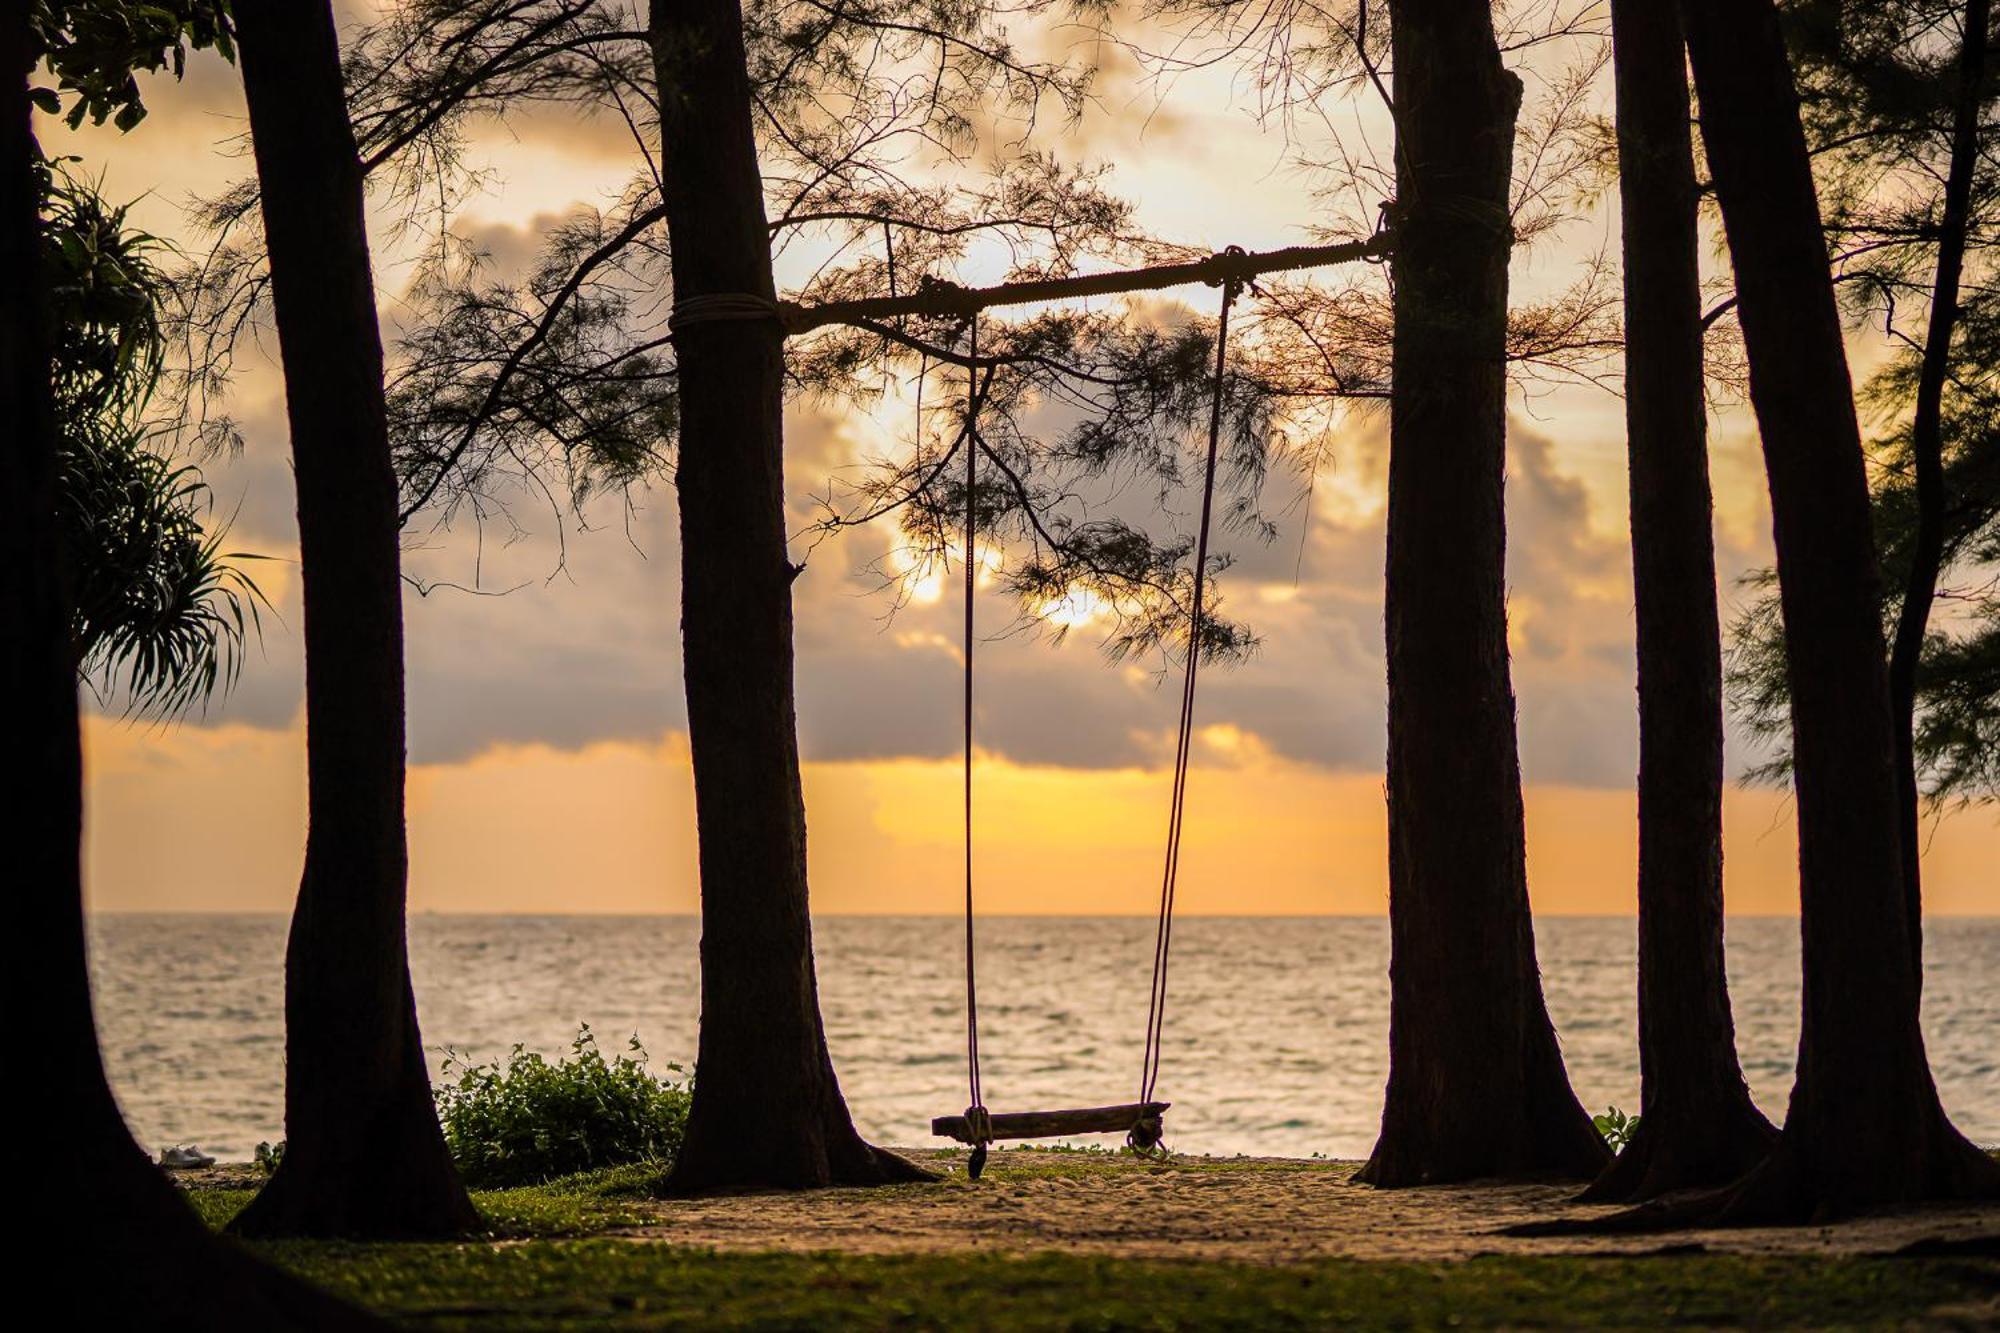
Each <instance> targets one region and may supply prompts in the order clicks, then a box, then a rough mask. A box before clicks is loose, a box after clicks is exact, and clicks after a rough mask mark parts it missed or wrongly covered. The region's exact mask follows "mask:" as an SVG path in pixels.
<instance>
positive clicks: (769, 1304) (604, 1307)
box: [190, 1152, 2000, 1333]
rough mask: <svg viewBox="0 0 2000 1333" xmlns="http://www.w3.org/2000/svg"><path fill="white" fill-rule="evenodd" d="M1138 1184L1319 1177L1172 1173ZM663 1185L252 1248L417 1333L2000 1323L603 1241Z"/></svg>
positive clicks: (1038, 1170) (1994, 1294)
mask: <svg viewBox="0 0 2000 1333" xmlns="http://www.w3.org/2000/svg"><path fill="white" fill-rule="evenodd" d="M1113 1169H1123V1170H1127V1171H1129V1170H1132V1169H1133V1167H1132V1165H1131V1164H1130V1163H1124V1164H1122V1165H1121V1164H1120V1163H1118V1161H1117V1160H1116V1159H1115V1158H1114V1157H1113V1156H1112V1155H1110V1154H1097V1153H1048V1152H1033V1153H1021V1154H1016V1153H1012V1152H1008V1153H996V1154H995V1155H994V1161H993V1170H994V1173H995V1175H1003V1174H1004V1176H1006V1177H1011V1178H1029V1177H1048V1176H1059V1175H1082V1174H1089V1173H1093V1172H1097V1171H1104V1170H1113ZM1145 1169H1147V1170H1158V1171H1236V1170H1245V1171H1248V1170H1267V1169H1288V1170H1319V1169H1324V1168H1323V1167H1321V1166H1320V1165H1319V1164H1311V1165H1307V1164H1303V1163H1286V1164H1269V1163H1258V1162H1253V1161H1248V1160H1243V1161H1237V1160H1232V1159H1212V1160H1211V1159H1193V1160H1188V1159H1182V1160H1180V1161H1177V1162H1175V1163H1173V1164H1171V1165H1159V1166H1151V1167H1147V1168H1145ZM952 1179H953V1180H960V1179H962V1177H958V1176H954V1177H953V1178H952ZM656 1184H657V1168H650V1167H622V1168H615V1169H611V1170H606V1171H598V1172H592V1173H589V1174H586V1175H582V1176H574V1177H570V1178H568V1179H565V1180H559V1181H554V1182H551V1183H549V1184H546V1185H540V1186H533V1187H528V1188H521V1189H508V1190H488V1191H476V1192H475V1193H474V1196H473V1197H474V1199H475V1201H476V1202H477V1203H478V1205H479V1208H480V1211H481V1212H482V1213H483V1214H484V1215H485V1217H486V1218H487V1221H488V1224H489V1225H490V1226H491V1228H492V1237H491V1238H489V1239H484V1240H477V1241H468V1242H464V1243H460V1244H421V1245H418V1244H403V1245H388V1244H370V1245H360V1244H332V1243H318V1242H287V1243H282V1244H270V1245H260V1246H258V1247H256V1248H257V1249H258V1251H259V1252H260V1253H262V1254H264V1255H266V1256H267V1257H269V1258H271V1259H273V1260H275V1261H276V1262H278V1263H280V1264H282V1265H284V1266H286V1267H288V1268H292V1269H294V1270H296V1271H297V1272H299V1273H301V1274H302V1275H304V1276H305V1277H307V1278H309V1279H311V1280H312V1281H314V1282H317V1283H320V1284H321V1285H323V1286H326V1287H328V1288H330V1289H332V1290H334V1291H337V1292H339V1293H341V1294H343V1295H345V1296H347V1297H349V1298H351V1299H353V1300H356V1301H359V1302H360V1303H362V1304H364V1305H367V1306H369V1307H371V1308H373V1309H375V1310H378V1311H380V1312H381V1313H383V1314H385V1315H388V1316H390V1317H391V1318H393V1319H395V1320H396V1321H397V1322H399V1323H401V1324H402V1325H404V1326H406V1327H411V1328H424V1329H481V1330H485V1329H524V1330H548V1329H570V1328H577V1329H581V1328H609V1329H665V1328H703V1329H708V1328H726V1329H826V1328H862V1329H877V1328H916V1329H921V1328H949V1329H952V1330H954V1331H955V1333H956V1331H957V1330H967V1329H989V1328H992V1329H999V1328H1005V1329H1071V1330H1111V1329H1177V1328H1188V1329H1194V1328H1201V1329H1208V1328H1223V1329H1301V1328H1327V1327H1353V1328H1385V1327H1386V1328H1448V1327H1450V1328H1576V1327H1593V1328H1633V1329H1637V1328H1664V1327H1725V1328H1733V1327H1748V1328H1778V1327H1806V1326H1810V1327H1829V1326H1830V1327H1842V1328H1891V1327H1909V1326H1912V1325H1914V1324H1929V1325H1932V1326H1939V1327H1963V1328H1972V1327H1991V1326H1993V1322H1994V1320H1995V1319H1996V1316H1997V1315H2000V1263H1995V1262H1992V1261H1990V1260H1984V1259H1979V1260H1974V1259H1957V1258H1930V1259H1912V1258H1890V1257H1832V1256H1786V1257H1774V1256H1747V1255H1736V1254H1725V1253H1710V1252H1700V1251H1695V1250H1681V1251H1677V1252H1673V1251H1670V1252H1665V1253H1660V1254H1655V1255H1645V1256H1637V1257H1623V1258H1591V1257H1584V1256H1559V1257H1525V1256H1485V1257H1481V1258H1477V1259H1471V1260H1465V1261H1462V1262H1458V1263H1381V1262H1368V1261H1361V1260H1318V1261H1313V1262H1308V1263H1297V1264H1286V1265H1253V1264H1236V1263H1218V1262H1209V1261H1200V1262H1196V1261H1180V1262H1156V1261H1139V1260H1129V1259H1117V1258H1111V1257H1107V1256H1101V1255H1079V1254H1057V1253H1048V1254H1036V1255H1026V1256H996V1255H983V1254H963V1253H960V1254H950V1255H851V1254H779V1253H733V1252H715V1251H710V1250H704V1249H698V1248H694V1247H689V1246H679V1245H672V1244H668V1243H664V1242H660V1241H652V1240H649V1241H635V1240H631V1239H624V1238H619V1237H615V1236H605V1235H603V1234H601V1233H604V1232H606V1231H611V1230H615V1229H617V1228H621V1227H625V1226H629V1225H633V1224H635V1223H640V1222H646V1221H651V1220H655V1219H654V1217H653V1214H652V1213H651V1212H650V1211H649V1209H648V1207H647V1205H646V1204H645V1202H644V1199H645V1196H646V1195H647V1194H648V1193H649V1192H650V1191H651V1190H652V1188H653V1187H654V1186H655V1185H656ZM896 1188H916V1189H923V1188H926V1187H923V1186H916V1187H896ZM928 1188H936V1187H935V1186H932V1187H928ZM250 1193H251V1191H249V1190H246V1189H234V1188H225V1189H196V1190H193V1191H191V1193H190V1198H191V1200H192V1202H193V1203H194V1205H195V1207H196V1208H197V1209H198V1210H199V1211H200V1212H201V1214H202V1216H203V1217H204V1218H206V1219H207V1220H208V1221H209V1223H210V1224H211V1225H214V1226H221V1225H223V1224H224V1223H225V1222H227V1220H228V1219H229V1218H230V1217H232V1216H234V1214H235V1212H236V1210H237V1209H239V1208H241V1207H242V1206H243V1204H244V1203H245V1202H247V1201H248V1199H249V1197H250Z"/></svg>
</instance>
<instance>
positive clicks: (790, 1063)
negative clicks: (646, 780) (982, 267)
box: [651, 0, 927, 1193]
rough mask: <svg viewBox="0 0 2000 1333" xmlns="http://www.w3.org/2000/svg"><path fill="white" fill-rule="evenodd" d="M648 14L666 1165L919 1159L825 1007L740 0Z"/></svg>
mask: <svg viewBox="0 0 2000 1333" xmlns="http://www.w3.org/2000/svg"><path fill="white" fill-rule="evenodd" d="M651 22H652V27H651V32H652V43H653V59H654V68H655V72H656V76H657V78H658V82H659V93H660V139H661V156H662V158H663V166H664V173H663V174H664V176H665V181H666V184H665V203H666V211H667V231H668V236H669V240H670V243H671V246H672V251H673V277H674V300H675V305H676V309H677V312H678V313H677V315H676V319H675V324H674V327H675V344H674V345H675V353H676V356H677V358H678V362H679V382H680V408H681V421H680V451H679V460H678V465H677V471H676V478H675V481H676V486H677V489H678V491H679V498H680V520H681V577H682V591H681V648H682V654H683V660H684V670H685V673H686V678H687V708H688V739H689V743H690V747H691V749H692V752H693V760H694V783H695V827H696V833H697V837H698V839H699V843H700V862H701V911H702V937H701V1037H700V1044H699V1048H698V1050H697V1053H696V1058H695V1077H694V1105H693V1107H692V1109H691V1110H690V1112H689V1117H688V1127H687V1138H686V1141H685V1142H684V1143H683V1144H682V1146H681V1152H680V1157H679V1160H678V1161H677V1162H676V1163H675V1165H674V1170H673V1174H672V1177H671V1179H670V1181H669V1182H668V1186H669V1188H670V1189H672V1190H674V1191H676V1192H682V1193H689V1192H697V1191H704V1190H715V1189H727V1188H735V1187H742V1186H778V1187H789V1188H798V1187H805V1186H813V1185H831V1184H872V1183H877V1182H884V1181H894V1180H914V1179H921V1178H924V1176H925V1175H926V1174H927V1173H925V1172H922V1171H920V1170H919V1169H918V1168H916V1167H914V1166H912V1165H911V1164H910V1163H908V1162H906V1161H904V1160H903V1159H902V1158H900V1157H896V1156H894V1155H893V1154H890V1153H886V1152H883V1151H881V1150H880V1149H878V1148H874V1147H871V1146H870V1145H869V1144H867V1143H865V1142H863V1141H862V1139H861V1136H860V1135H859V1134H857V1133H856V1132H855V1129H854V1124H853V1121H852V1120H851V1119H850V1118H849V1116H848V1112H847V1103H846V1102H845V1101H844V1100H843V1099H842V1097H841V1095H840V1084H839V1082H838V1081H837V1080H836V1078H835V1077H834V1072H833V1062H832V1060H831V1058H830V1057H829V1056H828V1054H827V1049H826V1035H825V1033H824V1031H823V1030H822V1028H821V1025H820V1015H819V989H818V982H817V980H816V979H815V977H814V973H813V949H812V921H811V918H810V916H809V915H808V912H807V901H806V830H805V803H804V799H803V797H802V796H801V794H800V787H799V750H798V737H797V732H796V729H795V726H794V707H793V699H792V599H791V584H792V577H793V573H792V567H791V564H790V562H789V561H788V560H787V558H786V550H785V510H784V439H783V401H782V395H783V376H784V347H783V334H782V332H781V331H780V329H779V327H778V322H777V318H776V311H775V308H774V307H771V305H770V303H771V302H772V300H773V299H774V297H775V295H776V287H775V283H774V281H773V279H772V275H771V249H770V241H769V233H768V231H767V230H766V225H765V217H764V185H763V178H762V176H761V175H760V173H759V170H758V163H757V148H756V141H755V139H754V136H753V133H752V128H751V108H750V85H749V78H748V74H747V72H746V69H745V65H744V50H743V22H742V14H741V11H740V10H739V9H738V7H737V3H736V0H655V3H654V4H653V7H652V20H651ZM718 298H719V299H718ZM697 312H705V313H697Z"/></svg>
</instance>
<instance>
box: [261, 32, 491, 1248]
mask: <svg viewBox="0 0 2000 1333" xmlns="http://www.w3.org/2000/svg"><path fill="white" fill-rule="evenodd" d="M235 12H236V23H237V34H238V44H239V48H240V52H241V58H242V63H243V86H244V92H245V94H246V95H247V98H248V101H249V107H250V133H251V141H252V144H253V146H254V148H255V151H256V159H257V176H258V182H259V186H260V189H261V191H262V198H263V209H264V231H265V237H266V240H267V243H268V245H269V248H270V259H271V299H272V305H273V308H274V311H275V314H276V319H277V326H278V343H279V348H280V350H281V351H282V353H283V356H284V367H285V407H286V413H287V416H288V418H289V420H290V423H291V432H292V462H293V471H294V474H295V477H296V480H297V485H298V502H299V556H300V573H301V578H302V580H303V592H304V605H305V659H306V755H307V794H308V815H309V819H310V827H309V830H308V832H307V835H306V860H305V874H304V877H303V879H302V881H301V883H300V885H299V900H298V906H297V908H296V909H295V911H294V912H293V914H292V930H291V939H290V943H289V945H288V947H287V951H286V955H285V1134H286V1149H285V1158H284V1162H283V1164H282V1165H281V1166H280V1167H279V1168H278V1171H277V1173H276V1174H275V1175H273V1176H272V1177H271V1181H270V1183H269V1184H268V1185H266V1186H265V1187H264V1189H263V1191H262V1192H261V1193H259V1194H258V1196H257V1197H256V1198H255V1199H254V1200H252V1202H251V1204H250V1206H249V1207H248V1208H246V1209H244V1210H243V1212H242V1214H241V1215H239V1217H238V1218H237V1220H236V1222H235V1224H234V1229H235V1230H236V1231H238V1232H239V1233H241V1234H243V1235H247V1236H352V1237H363V1236H365V1237H422V1236H450V1235H455V1234H462V1233H464V1232H467V1231H471V1230H473V1229H475V1228H476V1227H477V1226H478V1225H479V1216H478V1214H477V1213H476V1212H475V1211H474V1210H473V1207H472V1203H471V1200H470V1199H468V1198H467V1197H466V1193H465V1189H464V1187H463V1186H462V1185H461V1184H460V1183H459V1180H458V1173H457V1171H456V1170H455V1169H454V1168H453V1166H452V1162H451V1156H450V1153H449V1152H448V1151H447V1150H446V1148H445V1143H444V1134H443V1131H442V1130H441V1129H440V1128H439V1126H438V1119H437V1111H436V1108H435V1106H434V1105H433V1104H432V1101H431V1091H430V1082H429V1080H428V1078H427V1077H426V1074H425V1068H424V1052H423V1042H422V1039H421V1038H420V1037H419V1035H418V1032H417V1009H416V1001H415V998H414V996H413V995H412V994H411V990H410V968H409V958H408V954H407V951H406V949H405V943H404V920H403V904H404V892H405V887H406V885H405V881H406V878H407V873H408V865H407V856H406V851H405V842H404V829H403V762H404V753H403V612H402V588H401V584H400V581H399V574H398V568H397V561H398V551H397V535H396V479H395V474H394V471H393V468H392V465H391V463H390V458H389V442H388V430H387V425H386V416H385V411H384V407H383V396H382V343H381V334H380V332H379V330H378V328H377V326H376V315H375V289H374V282H373V278H372V277H371V274H370V270H369V260H368V236H367V228H366V223H365V222H364V220H363V215H362V193H361V164H360V160H359V158H358V157H357V155H356V153H355V148H354V136H353V131H352V129H351V128H350V126H349V124H348V119H347V106H346V102H345V100H344V97H343V95H342V91H341V82H340V51H339V46H338V41H337V38H336V37H335V34H334V27H333V15H332V12H331V10H330V8H329V6H328V4H327V0H310V2H307V0H240V2H239V3H238V4H237V6H236V11H235Z"/></svg>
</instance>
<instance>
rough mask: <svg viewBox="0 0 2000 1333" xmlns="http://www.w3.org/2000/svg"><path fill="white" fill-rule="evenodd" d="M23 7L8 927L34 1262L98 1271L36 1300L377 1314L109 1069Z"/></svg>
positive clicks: (0, 365) (1, 194)
mask: <svg viewBox="0 0 2000 1333" xmlns="http://www.w3.org/2000/svg"><path fill="white" fill-rule="evenodd" d="M26 20H27V8H26V6H20V7H9V8H8V10H7V15H6V18H5V19H4V21H0V69H4V70H5V71H6V79H7V82H6V84H5V87H4V91H3V92H0V101H4V107H0V116H4V119H5V128H4V131H0V174H4V178H5V179H4V184H0V272H5V273H7V274H8V275H9V280H8V281H7V282H5V283H0V467H4V468H5V470H6V475H7V485H6V486H4V487H0V504H4V506H5V513H4V516H0V543H4V547H5V549H4V551H0V624H5V625H6V626H7V633H6V634H5V635H3V636H0V687H4V688H5V690H6V693H7V698H8V699H9V700H11V701H12V704H13V707H14V708H15V709H16V714H15V730H14V733H13V736H12V743H11V744H10V745H8V746H7V747H6V750H5V752H4V753H5V755H6V763H7V769H8V771H10V772H12V773H13V774H14V776H13V777H12V778H10V779H7V780H6V785H7V786H9V787H11V788H13V790H14V793H15V794H14V796H12V797H10V798H9V799H8V801H7V803H6V807H5V809H6V815H5V821H6V823H5V833H4V836H5V839H6V846H7V848H8V854H9V857H10V858H11V862H12V872H13V877H12V878H11V879H10V882H11V883H13V884H14V885H15V891H14V892H12V893H10V894H9V896H8V902H9V906H10V908H11V910H12V911H13V913H14V921H13V925H12V926H11V928H10V929H9V930H8V932H7V936H6V938H7V941H8V946H7V949H8V953H7V956H8V958H9V959H11V960H12V961H11V963H10V964H9V968H8V970H9V972H10V974H11V975H12V977H13V978H14V981H13V985H14V986H15V987H16V990H15V991H14V992H12V993H11V994H10V999H9V1002H8V1003H9V1007H10V1009H11V1010H12V1011H13V1012H16V1013H21V1014H30V1015H32V1016H33V1019H34V1023H35V1029H36V1035H37V1042H36V1051H37V1057H36V1058H37V1061H38V1067H37V1071H36V1076H35V1081H34V1089H35V1107H36V1114H37V1115H38V1116H39V1117H41V1118H43V1119H46V1120H47V1121H48V1123H50V1124H53V1125H59V1126H61V1133H62V1139H63V1150H62V1151H61V1152H30V1153H28V1154H26V1157H25V1163H24V1165H25V1169H26V1171H27V1173H28V1189H27V1195H28V1198H29V1199H31V1200H32V1206H33V1209H34V1217H33V1220H32V1224H31V1225H30V1226H29V1227H28V1228H27V1232H28V1236H29V1249H28V1253H27V1255H26V1257H25V1258H24V1259H23V1260H22V1262H21V1268H20V1271H21V1272H22V1273H23V1274H34V1275H45V1274H54V1273H64V1272H69V1271H71V1270H73V1269H74V1268H75V1267H76V1263H77V1253H76V1252H77V1251H79V1249H81V1250H82V1251H84V1252H86V1253H87V1256H88V1258H87V1263H88V1267H89V1274H90V1276H89V1280H87V1281H84V1282H80V1283H66V1284H62V1285H61V1287H60V1289H56V1288H55V1287H49V1288H47V1289H45V1290H44V1291H43V1292H42V1293H41V1295H42V1302H43V1308H44V1309H45V1311H46V1312H47V1313H46V1314H45V1316H44V1317H46V1318H47V1319H48V1321H49V1322H50V1323H51V1324H54V1325H61V1326H66V1327H78V1328H114V1327H131V1326H133V1325H134V1323H135V1322H137V1323H143V1324H144V1325H145V1326H146V1327H148V1328H201V1329H218V1330H234V1329H345V1328H373V1327H376V1326H377V1325H376V1323H375V1321H374V1320H372V1319H369V1318H368V1317H366V1316H365V1315H363V1314H362V1313H361V1312H360V1311H358V1310H354V1309H351V1308H350V1307H348V1306H346V1305H343V1304H342V1303H340V1302H338V1301H336V1300H334V1299H333V1298H332V1297H330V1296H327V1295H325V1294H324V1293H322V1292H319V1291H317V1290H314V1289H313V1288H311V1287H308V1286H306V1285H305V1284H304V1283H301V1282H299V1281H298V1280H297V1279H295V1278H292V1277H289V1276H287V1275H285V1274H282V1273H280V1272H278V1271H277V1270H276V1269H273V1268H271V1267H269V1266H268V1265H266V1264H264V1263H261V1262H259V1261H257V1260H255V1259H252V1258H251V1257H250V1256H249V1255H246V1254H244V1253H242V1252H241V1251H240V1250H238V1249H237V1248H236V1247H235V1246H234V1245H232V1244H230V1243H229V1242H227V1241H223V1240H219V1239H218V1238H216V1237H215V1236H213V1235H211V1234H210V1233H209V1231H208V1229H207V1228H206V1227H204V1226H203V1225H202V1223H201V1221H200V1219H198V1218H197V1217H196V1216H195V1215H194V1212H193V1211H192V1210H191V1209H189V1208H188V1206H187V1204H186V1202H185V1201H184V1200H183V1199H182V1198H181V1197H180V1196H179V1193H178V1191H176V1190H175V1189H174V1187H173V1186H172V1185H170V1184H169V1183H168V1182H167V1180H166V1179H165V1177H163V1176H162V1175H161V1174H160V1172H159V1171H158V1170H157V1169H156V1168H155V1167H154V1166H153V1165H152V1164H151V1163H150V1162H148V1161H147V1160H146V1157H145V1154H144V1153H142V1152H141V1151H140V1150H139V1145H138V1144H136V1143H134V1142H133V1141H132V1135H131V1133H130V1131H129V1130H127V1129H126V1127H125V1121H124V1118H123V1117H122V1116H120V1115H119V1113H118V1105H117V1103H116V1101H114V1100H113V1098H112V1095H111V1088H110V1086H109V1084H107V1083H106V1082H105V1078H104V1065H103V1062H102V1060H101V1059H100V1057H99V1054H98V1046H97V1030H96V1024H95V1021H94V1019H93V1017H92V1014H91V1001H90V972H89V967H88V962H87V958H86V954H85V938H84V917H83V880H82V873H81V864H80V861H79V855H78V853H79V842H80V839H81V836H82V832H83V758H82V753H81V749H80V747H79V744H78V733H77V707H76V669H75V665H74V655H73V652H72V646H71V644H70V615H69V603H70V599H69V593H68V588H67V580H66V579H65V578H64V577H63V567H64V560H63V557H62V553H61V552H60V550H59V537H58V532H59V530H58V528H57V525H56V521H55V517H56V431H55V422H54V419H53V417H52V415H51V413H52V410H53V404H52V402H51V400H50V394H49V361H48V345H47V341H46V311H45V309H44V308H43V305H42V302H41V301H40V299H39V296H38V292H39V287H40V284H39V282H38V281H37V279H36V277H35V274H36V269H37V262H36V240H35V233H36V217H35V208H36V203H35V200H36V191H35V188H34V182H33V176H32V174H31V172H30V170H29V165H30V163H31V161H32V160H33V156H34V152H35V149H34V140H33V138H32V136H31V132H30V129H29V118H28V99H27V83H26V80H25V78H24V74H25V73H26V71H27V70H28V68H29V60H28V50H29V46H28V32H27V21H26Z"/></svg>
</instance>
